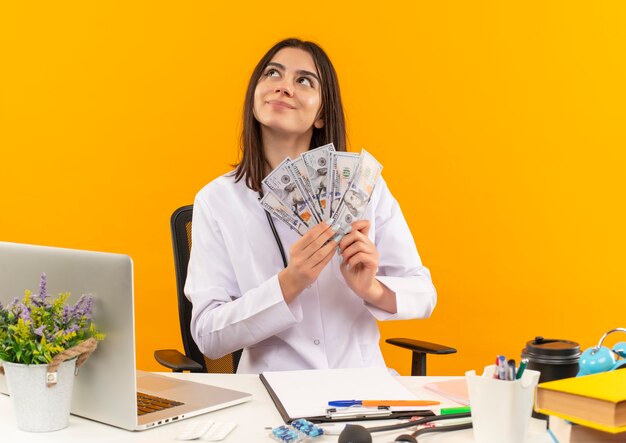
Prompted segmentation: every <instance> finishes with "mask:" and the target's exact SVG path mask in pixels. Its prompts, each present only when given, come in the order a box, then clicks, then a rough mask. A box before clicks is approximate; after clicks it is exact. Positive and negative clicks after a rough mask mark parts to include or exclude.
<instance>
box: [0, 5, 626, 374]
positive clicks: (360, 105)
mask: <svg viewBox="0 0 626 443" xmlns="http://www.w3.org/2000/svg"><path fill="white" fill-rule="evenodd" d="M625 14H626V7H625V6H624V2H621V1H614V2H610V1H606V2H572V1H554V2H545V1H530V2H519V3H516V2H513V3H511V2H487V1H478V2H426V1H423V2H422V1H419V2H418V1H410V2H409V1H407V2H393V1H392V2H384V3H380V2H377V3H371V4H369V6H368V3H367V2H366V3H363V2H353V3H351V2H335V1H326V0H321V1H317V2H313V3H308V4H302V3H288V2H283V3H276V2H274V3H272V2H269V3H268V2H254V3H252V2H250V4H248V5H246V6H244V5H243V4H242V3H238V2H201V1H192V2H183V3H180V4H172V3H171V2H154V1H146V0H138V1H135V2H121V1H119V2H79V1H68V2H41V3H33V2H27V3H25V2H4V3H3V5H2V6H1V7H0V150H1V157H0V164H1V172H0V211H1V216H0V239H1V240H4V241H12V242H23V243H35V244H45V245H52V246H62V247H69V248H79V249H95V250H103V251H112V252H121V253H125V254H129V255H131V256H132V257H133V259H134V262H135V272H136V309H137V311H136V312H137V313H136V317H137V343H138V365H139V366H140V367H141V368H144V369H149V370H158V369H159V366H158V365H157V364H156V363H154V362H153V359H152V351H153V350H154V349H157V348H168V347H180V338H179V333H178V325H177V314H176V309H177V308H176V302H175V280H174V272H173V258H172V252H171V245H170V233H169V225H168V221H169V216H170V214H171V213H172V211H173V210H174V209H175V208H177V207H179V206H182V205H184V204H188V203H191V202H192V201H193V197H194V194H195V192H196V191H197V190H199V189H200V188H201V187H202V186H203V185H204V184H205V183H207V182H209V181H210V180H212V179H213V178H215V177H217V176H218V175H220V174H223V173H225V172H227V171H228V170H229V169H230V167H229V164H231V163H233V162H235V161H236V160H237V141H238V138H237V137H238V133H239V121H240V115H241V110H242V103H243V94H244V88H245V85H246V82H247V80H248V77H249V75H250V73H251V71H252V68H253V67H254V65H255V64H256V62H257V61H258V59H259V58H260V57H261V56H262V55H263V53H264V52H265V50H267V49H268V48H269V47H270V46H271V45H272V44H273V43H274V42H276V41H278V40H279V39H281V38H284V37H287V36H298V37H301V38H304V39H312V40H314V41H316V42H318V43H319V44H321V45H322V46H323V47H324V48H325V49H326V50H327V51H328V53H329V54H330V55H331V58H332V59H333V61H334V63H335V66H336V68H337V70H338V72H339V76H340V82H341V87H342V92H343V96H344V101H345V107H346V112H347V115H348V124H349V136H350V140H351V147H352V149H353V150H360V149H361V148H362V147H365V148H367V149H368V150H370V152H372V153H373V154H374V155H375V156H376V157H377V158H378V159H379V160H380V161H381V162H382V163H383V165H384V167H385V169H384V176H385V178H386V180H387V181H388V183H389V186H390V188H391V190H392V191H393V192H394V194H395V195H396V197H397V199H398V200H399V201H400V203H401V206H402V208H403V210H404V213H405V216H406V218H407V220H408V222H409V225H410V227H411V230H412V232H413V235H414V237H415V240H416V242H417V245H418V249H419V251H420V254H421V256H422V259H423V261H424V263H425V264H426V265H427V266H428V267H429V268H430V269H431V272H432V275H433V280H434V282H435V285H436V287H437V289H438V292H439V304H438V306H437V309H436V310H435V313H434V315H433V316H432V318H431V319H429V320H425V321H408V322H395V323H389V324H384V325H381V329H382V333H383V336H384V337H391V336H415V337H421V338H423V339H430V340H435V341H439V342H441V343H444V344H448V345H452V346H456V347H457V348H458V349H459V353H458V354H456V355H454V356H446V357H436V358H432V359H431V360H430V371H429V372H430V373H431V374H461V373H463V371H465V370H467V369H477V368H480V367H482V366H483V365H485V364H489V363H491V361H492V360H493V358H494V356H495V355H496V354H498V353H505V354H507V355H509V356H511V357H514V356H519V351H520V349H521V348H522V347H523V346H524V344H525V342H526V341H527V340H530V339H532V338H533V337H534V336H535V335H544V336H547V337H559V338H567V339H572V340H577V341H579V342H580V343H581V345H582V346H583V347H588V346H590V345H592V344H595V343H596V342H597V340H598V339H599V337H600V336H601V335H602V333H604V332H605V331H606V330H608V329H610V328H613V327H616V326H622V327H626V317H625V315H624V312H625V311H626V302H625V301H624V300H625V296H626V283H625V281H626V279H625V278H624V271H623V268H624V265H625V264H626V260H625V259H624V253H625V251H626V236H625V234H624V230H625V228H626V217H625V215H626V210H625V205H624V200H625V191H626V178H625V177H626V173H625V169H626V168H625V165H626V154H625V152H624V151H625V147H626V136H625V130H624V129H625V128H624V126H625V112H624V106H625V103H626V86H625V84H626V82H625V80H626V63H625V57H624V48H625V43H626V31H625V30H624V29H625V28H624V19H625ZM50 278H53V277H52V276H50ZM33 286H36V282H33ZM68 289H71V288H68ZM16 295H17V294H16ZM105 332H106V331H105ZM621 339H626V337H621ZM615 340H617V338H616V339H615ZM383 349H384V353H385V357H386V359H387V363H388V364H389V365H390V366H394V367H396V368H397V369H399V370H400V372H401V373H403V374H406V373H407V372H408V370H409V355H408V352H407V351H403V350H395V349H391V348H390V347H388V346H387V345H384V347H383Z"/></svg>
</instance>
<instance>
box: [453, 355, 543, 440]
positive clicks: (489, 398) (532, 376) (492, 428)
mask: <svg viewBox="0 0 626 443" xmlns="http://www.w3.org/2000/svg"><path fill="white" fill-rule="evenodd" d="M494 370H495V365H491V366H486V367H485V370H484V372H483V375H482V377H481V376H477V375H476V371H468V372H466V373H465V376H466V378H467V388H468V391H469V401H470V406H471V408H472V423H473V429H474V439H475V441H476V442H477V443H503V442H507V443H523V442H524V440H525V438H526V434H527V431H528V425H529V423H530V415H531V412H532V410H533V402H534V398H535V387H536V386H537V382H538V381H539V374H540V373H539V372H538V371H533V370H529V369H527V370H526V371H524V373H523V374H522V378H520V379H519V380H513V381H507V380H498V379H496V378H493V373H494Z"/></svg>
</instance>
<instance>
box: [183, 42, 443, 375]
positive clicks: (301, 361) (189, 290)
mask: <svg viewBox="0 0 626 443" xmlns="http://www.w3.org/2000/svg"><path fill="white" fill-rule="evenodd" d="M330 142H332V143H334V145H335V148H336V149H337V150H339V151H345V149H346V134H345V124H344V116H343V107H342V103H341V96H340V93H339V84H338V81H337V75H336V73H335V70H334V68H333V66H332V64H331V62H330V60H329V58H328V56H327V55H326V54H325V53H324V51H323V50H322V49H321V48H320V47H319V46H317V45H316V44H315V43H311V42H304V41H301V40H297V39H287V40H284V41H281V42H279V43H277V44H276V45H274V47H272V48H271V49H270V50H269V51H268V52H267V54H265V56H264V57H263V58H262V59H261V61H260V62H259V63H258V65H257V66H256V68H255V70H254V72H253V74H252V77H251V79H250V83H249V85H248V90H247V93H246V98H245V105H244V115H243V133H242V137H241V148H242V153H243V154H242V158H241V162H240V163H239V164H238V165H237V167H236V169H235V170H234V171H233V172H231V173H229V174H226V175H224V176H222V177H219V178H217V179H215V180H214V181H212V182H211V183H209V184H208V185H206V186H205V187H204V188H203V189H202V190H201V191H200V192H199V193H198V194H197V196H196V199H195V203H194V213H193V224H192V229H193V231H192V238H193V243H192V249H191V258H190V262H189V270H188V276H187V282H186V285H185V293H186V295H187V297H188V298H189V299H190V300H191V302H192V303H193V315H192V319H191V331H192V334H193V336H194V339H195V341H196V343H197V345H198V347H199V348H200V350H201V351H202V352H203V353H204V354H205V355H206V356H207V357H209V358H212V359H214V358H218V357H221V356H223V355H225V354H228V353H230V352H233V351H235V350H237V349H241V348H243V349H244V351H243V354H242V357H241V361H240V363H239V368H238V371H237V372H239V373H259V372H262V371H277V370H295V369H326V368H348V367H353V368H354V367H368V366H385V362H384V360H383V357H382V354H381V351H380V347H379V339H380V335H379V332H378V327H377V324H376V320H399V319H412V318H425V317H428V316H429V315H430V314H431V312H432V310H433V309H434V307H435V303H436V299H437V296H436V292H435V288H434V287H433V285H432V282H431V279H430V274H429V272H428V269H426V268H425V267H424V266H422V263H421V261H420V257H419V255H418V253H417V250H416V248H415V244H414V242H413V238H412V236H411V233H410V231H409V228H408V226H407V224H406V221H405V220H404V217H403V216H402V213H401V211H400V208H399V206H398V203H397V202H396V200H395V199H394V198H393V196H392V195H391V194H390V192H389V189H388V188H387V186H386V184H385V182H384V180H383V179H382V178H380V179H379V181H378V184H377V185H376V188H375V189H374V193H373V195H372V198H371V201H370V203H369V206H368V207H367V210H366V212H365V217H364V219H363V220H359V221H356V222H354V223H352V226H351V228H352V229H351V231H350V232H349V233H348V234H347V235H345V236H344V237H343V238H341V239H340V241H339V243H337V242H336V241H334V240H333V237H335V234H336V231H337V229H338V226H337V225H334V224H332V223H330V224H329V223H326V222H322V223H320V224H319V225H317V226H315V227H314V228H312V229H311V230H310V231H309V232H308V233H306V234H305V235H304V236H302V237H300V236H299V235H298V234H297V233H295V232H293V231H291V230H290V229H289V228H288V227H286V226H285V225H284V224H283V223H282V222H278V223H276V224H275V225H274V221H273V220H272V218H271V217H268V216H267V214H266V213H265V211H264V210H263V208H262V207H261V205H260V204H259V201H258V200H259V196H260V195H262V192H263V186H262V184H261V180H262V179H263V178H264V177H265V176H266V175H267V174H269V172H271V171H272V169H273V168H275V167H276V166H277V165H278V164H279V163H280V162H282V161H283V160H284V159H285V158H286V157H291V158H294V159H295V158H296V157H297V156H298V155H300V154H301V153H303V152H305V151H308V150H309V149H313V148H315V147H318V146H321V145H324V144H327V143H330ZM273 233H275V235H273ZM335 238H337V237H335ZM281 255H283V256H284V258H282V257H281Z"/></svg>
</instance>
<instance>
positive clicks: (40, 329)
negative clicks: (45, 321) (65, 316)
mask: <svg viewBox="0 0 626 443" xmlns="http://www.w3.org/2000/svg"><path fill="white" fill-rule="evenodd" d="M44 327H45V325H41V326H39V327H38V328H37V329H34V330H33V332H34V333H35V335H38V336H40V337H43V329H44ZM47 338H48V337H46V339H47Z"/></svg>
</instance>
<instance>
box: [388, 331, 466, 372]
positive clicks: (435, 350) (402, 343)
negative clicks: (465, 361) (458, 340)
mask: <svg viewBox="0 0 626 443" xmlns="http://www.w3.org/2000/svg"><path fill="white" fill-rule="evenodd" d="M385 341H386V342H387V343H389V344H390V345H394V346H399V347H401V348H404V349H409V350H410V351H413V354H412V359H411V375H412V376H423V375H426V354H454V353H455V352H456V349H454V348H451V347H449V346H444V345H440V344H437V343H430V342H428V341H420V340H412V339H410V338H388V339H387V340H385Z"/></svg>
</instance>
